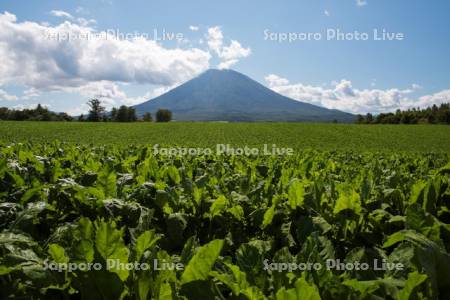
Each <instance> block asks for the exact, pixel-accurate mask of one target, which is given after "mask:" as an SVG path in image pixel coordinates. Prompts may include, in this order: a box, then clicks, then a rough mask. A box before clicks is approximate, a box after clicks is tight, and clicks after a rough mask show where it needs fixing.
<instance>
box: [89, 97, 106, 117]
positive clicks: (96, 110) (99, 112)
mask: <svg viewBox="0 0 450 300" xmlns="http://www.w3.org/2000/svg"><path fill="white" fill-rule="evenodd" d="M87 105H89V116H88V121H91V122H99V121H101V120H102V119H103V113H104V112H105V107H104V106H102V104H101V102H100V100H98V99H91V100H89V101H88V103H87Z"/></svg>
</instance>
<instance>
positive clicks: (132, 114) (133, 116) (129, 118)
mask: <svg viewBox="0 0 450 300" xmlns="http://www.w3.org/2000/svg"><path fill="white" fill-rule="evenodd" d="M127 121H128V122H136V121H137V116H136V110H135V109H134V108H133V107H128V113H127Z"/></svg>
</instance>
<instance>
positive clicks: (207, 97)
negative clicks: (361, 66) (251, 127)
mask: <svg viewBox="0 0 450 300" xmlns="http://www.w3.org/2000/svg"><path fill="white" fill-rule="evenodd" d="M134 108H135V109H136V111H137V113H138V114H140V115H141V114H143V113H144V112H151V113H153V114H154V113H155V112H156V111H157V110H158V109H159V108H166V109H170V110H171V111H172V113H173V119H174V120H177V121H317V122H331V121H333V120H337V121H339V122H351V121H353V120H354V115H352V114H349V113H344V112H341V111H338V110H331V109H327V108H323V107H319V106H315V105H312V104H308V103H304V102H300V101H296V100H293V99H291V98H288V97H285V96H282V95H280V94H278V93H276V92H274V91H272V90H271V89H269V88H267V87H265V86H263V85H262V84H260V83H258V82H256V81H254V80H253V79H251V78H249V77H247V76H245V75H243V74H241V73H239V72H236V71H233V70H215V69H210V70H208V71H206V72H204V73H202V74H200V75H199V76H198V77H195V78H193V79H191V80H189V81H188V82H186V83H184V84H182V85H180V86H178V87H177V88H174V89H173V90H171V91H169V92H167V93H165V94H163V95H161V96H158V97H156V98H154V99H152V100H149V101H146V102H144V103H141V104H138V105H136V106H134Z"/></svg>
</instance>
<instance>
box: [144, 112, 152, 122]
mask: <svg viewBox="0 0 450 300" xmlns="http://www.w3.org/2000/svg"><path fill="white" fill-rule="evenodd" d="M142 120H143V121H144V122H151V121H153V120H152V114H151V113H149V112H146V113H144V115H143V116H142Z"/></svg>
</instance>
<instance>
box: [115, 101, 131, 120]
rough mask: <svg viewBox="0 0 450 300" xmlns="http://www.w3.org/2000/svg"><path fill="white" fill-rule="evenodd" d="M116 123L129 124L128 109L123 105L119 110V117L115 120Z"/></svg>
mask: <svg viewBox="0 0 450 300" xmlns="http://www.w3.org/2000/svg"><path fill="white" fill-rule="evenodd" d="M115 121H116V122H127V121H128V107H126V106H125V105H122V106H120V107H119V109H118V110H117V115H116V118H115Z"/></svg>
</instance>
